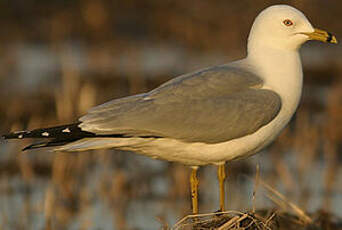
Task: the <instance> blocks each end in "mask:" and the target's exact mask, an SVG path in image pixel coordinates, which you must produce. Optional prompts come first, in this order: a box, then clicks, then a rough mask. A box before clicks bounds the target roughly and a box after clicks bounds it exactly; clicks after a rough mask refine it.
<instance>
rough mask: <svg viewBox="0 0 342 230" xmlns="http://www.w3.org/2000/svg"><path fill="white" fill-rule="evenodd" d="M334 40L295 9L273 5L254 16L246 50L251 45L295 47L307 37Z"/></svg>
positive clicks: (259, 46)
mask: <svg viewBox="0 0 342 230" xmlns="http://www.w3.org/2000/svg"><path fill="white" fill-rule="evenodd" d="M313 39H315V40H320V41H325V42H331V43H337V41H336V38H335V37H334V36H332V35H331V34H330V33H328V32H325V31H322V30H317V29H315V28H313V26H312V25H311V23H310V22H309V20H308V19H307V18H306V17H305V15H304V14H303V13H302V12H300V11H299V10H297V9H295V8H293V7H291V6H288V5H275V6H271V7H268V8H266V9H265V10H263V11H262V12H261V13H260V14H259V15H258V16H257V17H256V19H255V20H254V23H253V26H252V29H251V31H250V34H249V38H248V51H251V50H255V49H259V48H261V49H265V48H272V49H282V50H298V49H299V48H300V46H301V45H302V44H303V43H304V42H306V41H308V40H313Z"/></svg>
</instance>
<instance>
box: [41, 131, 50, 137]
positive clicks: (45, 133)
mask: <svg viewBox="0 0 342 230" xmlns="http://www.w3.org/2000/svg"><path fill="white" fill-rule="evenodd" d="M49 135H50V134H49V133H48V132H44V133H42V136H44V137H48V136H49Z"/></svg>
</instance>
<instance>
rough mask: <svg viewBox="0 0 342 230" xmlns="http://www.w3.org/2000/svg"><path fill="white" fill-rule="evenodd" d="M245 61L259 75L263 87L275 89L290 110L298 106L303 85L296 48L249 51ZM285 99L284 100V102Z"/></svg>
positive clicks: (300, 64) (300, 65)
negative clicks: (262, 81)
mask: <svg viewBox="0 0 342 230" xmlns="http://www.w3.org/2000/svg"><path fill="white" fill-rule="evenodd" d="M246 61H247V62H248V63H250V65H252V68H253V69H254V71H256V72H257V73H258V74H259V76H263V77H262V78H263V80H264V87H265V88H269V89H272V90H274V91H276V92H277V93H278V94H279V95H280V96H281V97H282V98H287V99H288V98H291V100H283V101H284V103H286V104H287V103H288V105H287V106H288V107H289V109H291V110H295V109H296V108H297V106H298V103H299V100H300V96H301V93H302V85H303V71H302V63H301V60H300V55H299V52H298V50H279V49H272V48H265V49H261V50H253V52H249V54H248V56H247V58H246ZM285 101H286V102H285Z"/></svg>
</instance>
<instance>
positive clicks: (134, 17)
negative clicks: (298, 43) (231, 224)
mask: <svg viewBox="0 0 342 230" xmlns="http://www.w3.org/2000/svg"><path fill="white" fill-rule="evenodd" d="M279 3H285V4H290V5H292V6H295V7H297V8H298V9H300V10H301V11H303V12H304V13H305V14H306V16H307V17H308V18H309V20H310V21H311V22H312V24H313V25H314V26H315V27H318V28H322V29H326V30H328V31H331V32H332V33H334V34H335V35H336V37H337V39H339V40H342V26H341V22H342V15H341V12H342V2H341V1H338V0H329V1H324V0H301V1H270V0H268V1H261V0H254V1H251V0H240V1H230V0H215V1H209V0H197V1H181V0H163V1H159V0H144V1H140V0H125V1H118V0H115V1H110V0H84V1H80V0H79V1H76V0H68V1H67V0H26V1H19V0H11V1H9V0H1V1H0V18H1V20H0V28H1V29H0V35H1V36H0V121H1V122H0V132H1V133H6V132H8V131H14V130H23V129H32V128H39V127H45V126H53V125H59V124H63V123H71V122H74V121H76V120H77V118H78V117H79V116H81V115H83V114H85V113H86V111H87V109H88V108H90V107H91V106H94V105H97V104H100V103H103V102H105V101H108V100H110V99H113V98H119V97H123V96H127V95H131V94H136V93H140V92H146V91H147V90H150V89H152V88H154V87H156V86H158V85H159V84H161V83H163V82H165V81H166V80H168V79H171V78H173V77H175V76H177V75H180V74H182V73H185V72H189V71H193V70H196V69H199V68H204V67H207V66H210V65H217V64H222V63H226V62H229V61H232V60H234V59H239V58H242V57H244V56H245V55H246V40H247V36H248V33H249V29H250V26H251V24H252V22H253V19H254V18H255V16H256V15H257V14H258V13H259V12H260V11H261V10H262V9H264V8H265V7H267V6H270V5H273V4H279ZM301 54H302V59H303V65H304V75H305V85H304V92H303V97H302V102H301V104H300V107H299V109H298V111H297V113H296V115H295V117H294V119H292V121H291V123H290V125H289V126H288V127H287V128H286V130H284V132H283V133H282V134H281V136H280V137H279V138H278V139H277V141H276V142H275V143H274V144H272V145H271V146H270V147H269V148H268V149H267V150H265V151H263V152H261V153H259V154H257V155H255V156H253V157H251V158H249V159H247V160H243V161H237V162H231V163H229V164H228V185H227V189H228V195H227V196H228V207H229V209H235V210H248V209H251V208H252V193H253V187H254V182H253V178H254V177H255V171H256V165H257V164H260V177H261V178H262V179H263V180H264V181H266V183H268V184H270V185H271V186H273V187H274V188H276V189H277V190H279V191H280V192H282V193H283V194H285V195H286V197H287V198H288V199H289V200H291V201H292V202H293V203H295V204H297V205H298V206H299V207H301V208H303V210H305V211H307V212H308V213H314V212H318V211H320V210H323V211H324V212H331V213H333V214H334V215H336V216H339V217H341V216H342V211H341V210H342V167H341V166H342V164H341V161H342V158H341V152H342V116H341V114H342V48H341V44H338V45H330V44H323V43H318V42H309V43H308V44H306V45H304V47H303V48H302V50H301ZM30 143H31V142H30V141H26V140H24V141H8V142H7V141H6V142H5V141H1V144H0V229H139V230H140V229H141V230H145V229H146V230H147V229H158V228H160V227H161V226H163V225H166V224H169V225H173V224H174V223H175V222H176V221H177V220H178V219H180V218H181V217H183V216H184V215H186V214H188V213H190V210H191V209H190V196H189V184H188V177H189V173H190V169H188V168H187V167H185V166H182V165H179V164H175V163H167V162H163V161H157V160H152V159H149V158H147V157H144V156H140V155H136V154H132V153H130V152H123V151H117V150H101V151H91V152H83V153H51V152H49V151H48V150H45V149H43V150H37V151H30V152H21V149H22V148H23V147H24V146H25V145H28V144H30ZM199 176H200V188H199V191H200V211H201V212H202V213H205V212H213V211H216V210H217V209H218V187H217V184H218V182H217V179H216V167H214V166H208V167H203V168H201V169H200V171H199ZM271 200H272V199H269V196H268V195H267V192H266V191H264V190H263V189H262V188H261V187H260V186H259V188H258V190H257V194H256V203H255V205H256V208H257V209H261V208H272V207H278V208H285V207H282V205H280V204H275V203H273V202H272V201H271Z"/></svg>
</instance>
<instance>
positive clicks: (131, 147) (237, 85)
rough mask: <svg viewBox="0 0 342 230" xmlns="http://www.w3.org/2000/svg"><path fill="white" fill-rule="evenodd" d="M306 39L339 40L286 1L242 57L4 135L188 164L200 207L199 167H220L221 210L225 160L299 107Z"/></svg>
mask: <svg viewBox="0 0 342 230" xmlns="http://www.w3.org/2000/svg"><path fill="white" fill-rule="evenodd" d="M308 40H318V41H323V42H329V43H337V40H336V38H335V36H333V35H332V34H331V33H328V32H326V31H324V30H320V29H315V28H314V27H313V26H312V25H311V23H310V22H309V20H308V19H307V18H306V17H305V15H304V14H303V13H302V12H300V11H299V10H297V9H295V8H293V7H291V6H288V5H274V6H270V7H268V8H266V9H264V10H263V11H262V12H261V13H260V14H259V15H258V16H257V17H256V18H255V20H254V23H253V25H252V28H251V31H250V33H249V37H248V45H247V56H246V57H245V58H243V59H241V60H237V61H234V62H231V63H228V64H223V65H217V66H212V67H209V68H205V69H202V70H199V71H195V72H192V73H187V74H184V75H181V76H179V77H176V78H174V79H172V80H170V81H168V82H166V83H164V84H162V85H161V86H159V87H158V88H156V89H153V90H152V91H149V92H147V93H142V94H138V95H133V96H128V97H124V98H120V99H114V100H112V101H109V102H107V103H104V104H102V105H99V106H96V107H94V108H92V109H90V110H89V111H88V113H87V114H85V115H84V116H82V117H81V118H79V120H78V122H76V123H73V124H68V125H62V126H57V127H51V128H43V129H35V130H32V131H19V132H14V133H9V134H7V135H4V137H5V139H22V138H45V141H43V142H40V143H34V144H31V145H29V146H27V147H26V148H25V149H24V150H27V149H34V148H42V147H54V149H53V150H54V151H68V152H72V151H84V150H91V149H102V148H115V149H122V150H128V151H133V152H136V153H139V154H143V155H146V156H149V157H152V158H156V159H162V160H167V161H173V162H179V163H182V164H185V165H188V166H190V167H191V168H192V172H191V175H190V184H191V197H192V198H191V200H192V212H193V213H194V214H196V213H198V201H197V198H198V183H199V181H198V178H197V170H198V168H199V166H203V165H207V164H213V165H217V166H218V170H217V175H218V180H219V190H220V210H221V211H223V210H224V207H225V191H224V182H225V178H226V173H225V163H226V162H229V161H232V160H236V159H241V158H246V157H248V156H251V155H253V154H255V153H257V152H258V151H260V150H261V149H263V148H265V147H266V146H267V145H268V144H270V143H271V142H272V141H273V140H274V139H275V138H276V137H277V136H278V135H279V133H280V132H281V131H282V129H283V128H284V127H285V126H286V124H287V123H288V122H289V121H290V119H291V117H292V116H293V114H294V112H295V111H296V109H297V106H298V103H299V100H300V97H301V93H302V86H303V71H302V64H301V59H300V55H299V52H298V51H299V48H300V47H301V45H302V44H303V43H304V42H306V41H308Z"/></svg>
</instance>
